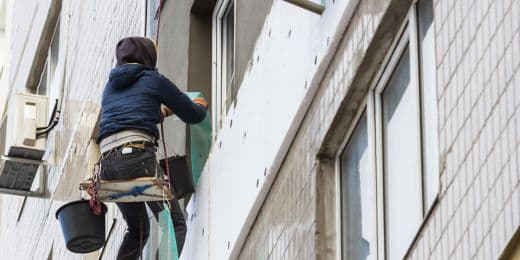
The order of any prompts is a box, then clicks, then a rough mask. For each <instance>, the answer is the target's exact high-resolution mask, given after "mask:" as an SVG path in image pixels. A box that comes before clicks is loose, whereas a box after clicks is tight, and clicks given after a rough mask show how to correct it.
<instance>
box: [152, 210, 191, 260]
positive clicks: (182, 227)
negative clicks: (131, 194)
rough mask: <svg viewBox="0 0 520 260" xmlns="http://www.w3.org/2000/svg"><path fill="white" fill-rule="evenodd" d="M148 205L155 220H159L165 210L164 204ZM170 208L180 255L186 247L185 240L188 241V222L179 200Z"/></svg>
mask: <svg viewBox="0 0 520 260" xmlns="http://www.w3.org/2000/svg"><path fill="white" fill-rule="evenodd" d="M147 203H148V206H149V207H150V209H151V210H152V212H153V214H154V215H155V218H156V219H158V218H159V212H161V211H162V210H163V207H162V202H157V201H150V202H147ZM170 207H171V212H170V213H171V218H172V222H173V229H174V230H175V240H176V242H177V251H178V252H179V255H180V254H181V252H182V247H183V246H184V240H185V239H186V220H185V219H184V214H183V213H182V210H181V207H180V206H179V202H178V201H177V200H172V201H170Z"/></svg>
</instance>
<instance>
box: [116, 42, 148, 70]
mask: <svg viewBox="0 0 520 260" xmlns="http://www.w3.org/2000/svg"><path fill="white" fill-rule="evenodd" d="M116 59H117V66H120V65H123V64H125V63H133V62H135V63H139V64H143V65H146V66H148V67H150V68H151V69H155V66H156V65H157V50H156V47H155V43H154V42H153V41H152V40H150V39H148V38H146V37H127V38H123V39H121V40H120V41H119V42H118V43H117V46H116Z"/></svg>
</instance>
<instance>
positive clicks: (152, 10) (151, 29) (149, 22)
mask: <svg viewBox="0 0 520 260" xmlns="http://www.w3.org/2000/svg"><path fill="white" fill-rule="evenodd" d="M159 1H160V0H148V6H147V10H146V11H147V13H146V27H147V28H146V37H148V38H150V39H154V40H155V39H156V38H157V23H158V20H157V19H155V15H156V14H157V9H158V8H159Z"/></svg>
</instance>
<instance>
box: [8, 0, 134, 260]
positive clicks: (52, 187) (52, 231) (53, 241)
mask: <svg viewBox="0 0 520 260" xmlns="http://www.w3.org/2000/svg"><path fill="white" fill-rule="evenodd" d="M49 2H50V1H44V0H41V1H31V2H28V1H15V4H14V11H13V19H14V20H13V25H14V28H13V32H16V33H14V34H13V35H12V41H11V43H12V47H13V48H12V53H11V54H12V57H13V58H12V60H11V67H12V68H13V73H11V79H10V84H12V86H14V87H15V88H16V89H17V90H21V91H23V90H24V88H25V86H24V83H23V82H25V81H26V80H27V77H28V76H29V75H28V74H27V73H28V71H26V70H28V68H30V67H31V66H30V64H31V59H33V56H31V53H34V52H35V50H34V48H35V46H33V45H34V42H35V39H34V37H36V36H37V35H38V33H37V32H36V31H35V30H41V28H39V27H38V26H39V25H42V24H43V23H42V17H44V16H45V8H46V7H47V6H48V5H49ZM47 8H48V7H47ZM61 14H62V15H61V23H60V25H61V28H60V30H61V31H60V32H61V33H60V36H61V39H60V58H59V62H58V69H57V70H58V71H59V72H58V74H56V75H59V74H60V73H62V72H65V77H64V78H63V79H64V81H63V82H62V83H63V84H64V86H65V92H64V107H63V112H62V117H61V121H60V123H59V125H58V126H57V127H56V129H55V130H54V131H53V133H52V134H51V136H50V138H49V140H48V153H47V155H46V158H47V160H48V161H49V164H50V166H49V171H48V174H49V178H48V182H47V188H48V194H47V196H46V197H45V198H27V200H26V202H25V205H24V206H23V208H22V198H20V197H14V196H9V195H5V196H4V197H3V205H2V211H1V214H2V223H1V226H0V251H1V252H2V257H3V258H5V259H47V257H48V256H49V254H50V250H51V249H52V250H53V252H52V255H53V259H81V255H77V254H72V253H70V252H68V251H67V250H66V249H65V245H64V241H63V237H62V235H61V231H60V229H59V226H58V223H57V221H56V219H55V218H54V213H55V211H56V209H57V208H58V207H59V206H60V205H62V204H63V202H64V201H67V200H75V199H78V198H79V193H78V188H77V184H78V181H79V180H82V179H83V178H84V176H86V175H87V174H88V171H89V167H90V166H91V163H92V160H93V159H92V156H87V154H88V153H89V152H92V151H93V149H94V150H95V146H93V145H90V146H89V144H91V137H92V134H93V133H92V131H93V129H94V126H95V124H96V119H97V115H98V113H99V108H100V107H99V98H100V95H101V91H102V89H103V87H104V83H105V81H106V79H107V76H108V72H109V71H110V69H111V68H112V67H113V65H114V64H115V62H114V46H115V44H116V43H117V41H118V40H119V39H120V38H122V37H124V36H130V35H143V33H144V30H143V29H144V4H143V1H138V0H134V1H127V0H120V1H108V2H107V1H101V0H100V1H71V0H66V1H63V9H62V13H61ZM37 25H38V26H37ZM67 49H68V51H67ZM64 62H66V64H65V63H64ZM64 67H66V68H65V70H64ZM58 78H61V77H58ZM59 86H60V83H59V82H55V83H53V85H52V87H50V88H52V89H53V90H51V95H59V92H60V91H59V89H60V88H59ZM55 97H56V96H55ZM110 211H111V213H110V215H111V216H110V217H107V218H109V221H107V223H108V224H107V228H109V227H110V225H111V223H112V220H111V218H112V216H113V215H114V214H115V213H116V211H115V210H114V208H111V210H110ZM18 217H19V220H17V218H18ZM122 222H123V221H122V219H120V218H119V221H118V223H120V224H121V223H122ZM123 227H124V226H123V225H118V226H117V227H116V229H115V232H114V233H113V234H112V239H113V240H111V241H109V245H108V246H107V251H106V252H105V257H106V259H114V258H115V255H114V253H115V252H116V250H117V247H118V246H119V245H118V244H119V243H113V241H120V239H121V236H122V234H123V231H124V230H123Z"/></svg>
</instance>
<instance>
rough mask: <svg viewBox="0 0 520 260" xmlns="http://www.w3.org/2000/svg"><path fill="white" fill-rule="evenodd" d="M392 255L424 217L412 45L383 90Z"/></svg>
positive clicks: (404, 247)
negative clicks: (411, 55)
mask: <svg viewBox="0 0 520 260" xmlns="http://www.w3.org/2000/svg"><path fill="white" fill-rule="evenodd" d="M382 108H383V111H382V112H383V140H384V144H383V145H384V147H383V154H384V175H385V195H386V196H385V202H386V205H385V213H386V214H385V222H386V241H387V242H386V246H387V258H388V259H402V258H403V256H404V254H405V253H406V250H407V248H408V247H409V245H410V243H411V242H412V239H413V237H414V235H415V233H416V232H417V229H418V227H419V225H420V223H421V221H422V216H423V213H422V212H423V209H422V191H421V172H420V169H421V168H420V150H419V147H420V146H419V127H418V120H417V118H418V111H417V109H418V92H417V87H416V86H415V85H413V82H412V81H411V78H410V53H409V50H408V48H406V50H405V51H404V53H403V55H402V56H401V58H400V60H399V63H398V65H397V67H396V68H395V71H394V72H393V74H392V76H391V78H390V81H389V82H388V84H387V86H386V88H385V90H384V92H383V94H382Z"/></svg>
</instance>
